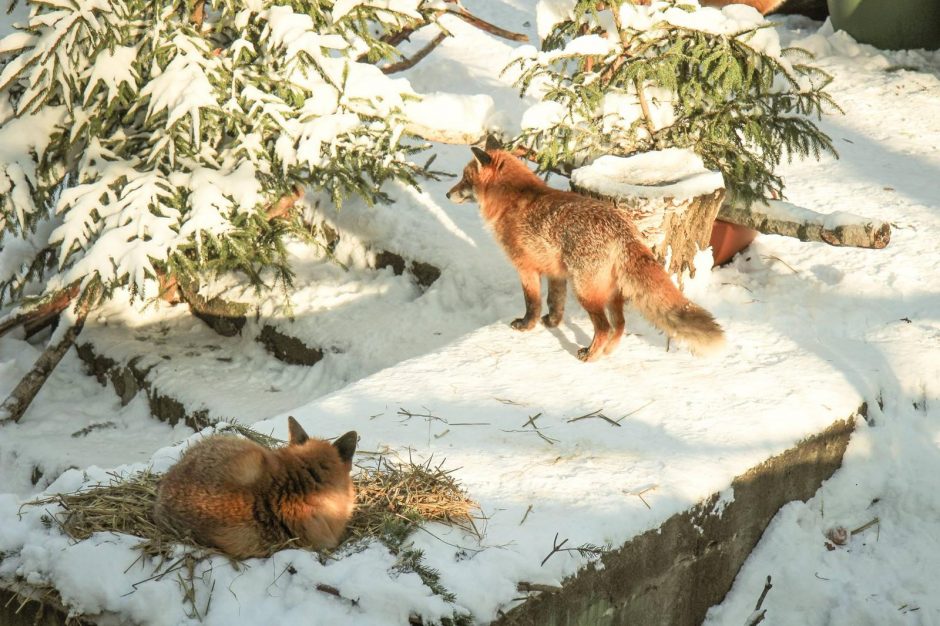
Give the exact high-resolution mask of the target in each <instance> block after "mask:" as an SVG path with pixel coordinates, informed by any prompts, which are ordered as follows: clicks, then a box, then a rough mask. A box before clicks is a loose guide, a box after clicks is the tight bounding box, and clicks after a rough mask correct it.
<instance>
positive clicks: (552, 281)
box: [542, 276, 568, 328]
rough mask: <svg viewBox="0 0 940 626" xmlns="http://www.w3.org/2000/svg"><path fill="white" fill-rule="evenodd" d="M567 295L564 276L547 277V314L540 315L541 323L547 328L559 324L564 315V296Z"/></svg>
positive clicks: (566, 284)
mask: <svg viewBox="0 0 940 626" xmlns="http://www.w3.org/2000/svg"><path fill="white" fill-rule="evenodd" d="M567 296H568V283H567V281H566V280H565V279H564V278H552V277H551V276H549V277H548V315H543V316H542V323H543V324H545V326H547V327H548V328H555V327H556V326H558V325H559V324H561V319H562V318H563V317H564V316H565V298H567Z"/></svg>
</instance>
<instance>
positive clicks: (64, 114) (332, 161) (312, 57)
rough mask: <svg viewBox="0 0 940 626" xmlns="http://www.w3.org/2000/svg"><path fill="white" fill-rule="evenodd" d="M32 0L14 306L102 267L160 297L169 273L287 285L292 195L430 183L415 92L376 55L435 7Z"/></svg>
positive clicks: (22, 57) (11, 176)
mask: <svg viewBox="0 0 940 626" xmlns="http://www.w3.org/2000/svg"><path fill="white" fill-rule="evenodd" d="M432 4H433V5H434V6H433V7H432V6H430V5H432ZM25 5H26V7H27V8H28V9H29V17H28V18H27V19H26V20H25V21H23V22H22V23H21V24H19V25H18V26H17V30H16V31H15V32H14V33H12V34H10V35H8V36H7V37H5V38H3V39H2V40H0V241H2V243H3V247H4V248H5V249H6V248H9V249H10V250H11V252H10V253H9V257H8V258H7V259H6V260H7V261H8V262H6V263H4V265H3V266H2V267H0V302H2V301H3V299H4V298H7V297H14V298H15V297H19V295H20V294H21V292H22V289H23V287H24V286H25V285H26V284H27V283H28V282H30V281H34V280H37V279H39V278H41V277H42V275H43V273H46V274H47V275H48V274H51V278H49V280H48V283H47V285H46V293H54V292H56V291H60V290H62V289H63V288H65V287H67V286H70V285H73V284H75V283H76V282H77V283H79V284H80V285H81V287H82V288H83V289H84V288H85V287H86V286H87V285H88V284H89V283H90V281H92V280H97V281H99V282H100V283H101V284H102V285H103V286H104V288H105V295H106V296H107V295H109V294H111V293H112V292H113V290H114V289H115V288H117V287H123V286H129V287H130V290H131V293H132V295H135V296H141V297H148V296H153V295H156V294H155V292H156V286H155V285H156V283H155V281H153V280H151V279H155V278H158V277H160V276H164V275H173V276H175V277H177V278H178V279H179V280H181V281H185V282H194V283H196V284H198V282H200V281H199V279H200V277H201V275H205V274H209V275H211V274H214V273H218V272H229V271H240V272H243V273H244V274H245V275H246V276H248V278H249V279H250V280H251V281H252V282H253V283H254V284H255V285H256V286H259V287H261V286H264V287H272V286H273V285H272V284H271V283H272V280H271V279H270V278H269V279H267V280H262V270H272V269H273V270H274V274H273V277H274V278H273V282H274V283H278V282H282V283H289V282H290V279H291V277H292V274H291V271H290V268H289V266H288V264H287V260H286V253H285V249H284V241H285V239H286V238H287V237H288V236H292V235H296V236H303V234H304V232H305V230H304V229H303V228H302V225H301V224H300V223H299V220H298V218H297V216H296V212H295V211H279V212H278V214H277V215H272V212H271V210H270V209H271V207H273V206H275V205H276V204H277V203H278V201H279V200H281V199H283V198H285V197H287V198H289V197H291V196H294V195H296V190H297V189H312V190H322V192H323V193H324V194H325V195H326V196H327V197H329V198H330V199H331V200H332V201H333V202H335V203H340V202H342V200H343V199H344V198H347V197H349V196H358V197H361V198H364V199H365V200H366V201H368V202H376V201H382V200H383V199H384V196H383V194H382V192H381V191H380V187H381V185H382V184H383V183H384V182H386V181H389V180H399V181H402V182H404V183H405V184H410V185H415V184H416V176H417V175H418V174H419V172H420V167H419V166H417V165H416V164H414V163H412V162H411V161H410V159H409V156H410V155H411V154H413V153H414V152H416V151H417V150H419V149H420V148H421V146H420V145H419V144H415V143H414V142H411V143H409V142H402V141H401V138H402V135H403V132H404V125H405V119H404V117H403V114H402V108H403V105H404V103H405V101H406V100H408V99H411V98H416V97H418V96H417V95H416V94H413V93H412V92H411V91H410V88H409V87H408V86H407V83H403V82H401V81H398V82H396V81H394V80H392V79H390V78H389V77H387V76H385V75H384V74H383V73H382V71H381V70H380V69H379V68H378V67H376V66H375V65H372V64H371V63H372V62H376V61H379V60H382V59H390V58H396V57H397V56H398V52H397V50H396V48H395V44H396V43H398V42H400V41H401V39H399V38H398V35H399V34H400V33H403V32H404V33H408V32H412V31H414V30H415V29H416V28H419V27H421V26H423V25H426V24H428V23H431V22H433V21H434V20H435V19H436V15H437V14H438V13H439V8H438V7H437V5H436V3H431V2H424V0H418V1H416V2H414V3H412V5H410V6H409V5H408V4H407V3H404V4H393V6H392V7H391V8H388V7H386V8H381V6H380V5H381V3H369V2H359V1H349V0H346V1H336V2H333V1H330V0H326V1H324V0H293V1H290V2H274V1H272V0H259V1H257V2H247V3H246V2H236V1H235V0H196V2H179V1H177V0H158V1H149V0H147V1H145V0H115V1H113V2H102V1H100V0H70V1H67V2H48V1H46V0H27V1H26V2H25ZM426 5H427V6H426ZM396 6H398V7H399V8H395V7H396ZM265 283H267V284H265Z"/></svg>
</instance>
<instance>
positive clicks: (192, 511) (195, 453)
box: [154, 417, 357, 558]
mask: <svg viewBox="0 0 940 626" xmlns="http://www.w3.org/2000/svg"><path fill="white" fill-rule="evenodd" d="M288 423H289V427H290V442H289V443H288V445H286V446H284V447H283V448H278V449H274V450H271V449H268V448H265V447H264V446H261V445H259V444H257V443H254V442H252V441H248V440H247V439H241V438H239V437H234V436H230V435H213V436H211V437H207V438H205V439H203V440H202V441H199V442H198V443H196V444H194V445H193V446H192V447H190V448H189V449H188V450H187V451H186V452H185V453H184V454H183V456H182V457H181V458H180V460H179V462H177V463H176V465H174V466H173V467H171V468H170V470H169V471H168V472H167V473H166V475H165V476H164V477H163V478H162V479H161V481H160V485H159V487H158V489H157V501H156V505H155V508H154V517H155V518H156V520H157V522H158V523H160V524H163V525H166V526H168V527H170V528H174V529H176V530H178V531H181V532H183V533H186V534H189V535H190V536H192V538H193V539H195V540H196V541H198V542H200V543H202V544H205V545H210V546H215V547H217V548H219V549H220V550H222V551H223V552H226V553H228V554H230V555H232V556H234V557H238V558H246V557H251V556H264V555H266V554H270V552H271V551H272V550H273V549H274V548H276V547H277V546H279V545H282V544H284V543H285V542H287V541H288V540H290V539H297V540H299V544H300V545H302V546H304V547H309V548H313V549H326V548H333V547H335V546H336V545H338V543H339V540H340V537H341V536H342V534H343V531H344V530H345V528H346V524H347V522H348V521H349V518H350V517H351V516H352V512H353V508H354V506H355V500H356V492H355V489H354V487H353V483H352V480H351V478H350V476H349V474H350V471H351V470H352V457H353V453H354V452H355V450H356V438H357V437H356V433H355V431H350V432H348V433H346V434H345V435H343V436H342V437H340V438H339V439H337V440H336V441H334V442H333V443H332V444H331V443H330V442H328V441H324V440H322V439H311V438H309V437H308V436H307V433H306V432H304V430H303V428H302V427H301V426H300V424H298V423H297V422H296V421H295V420H294V418H293V417H290V418H288Z"/></svg>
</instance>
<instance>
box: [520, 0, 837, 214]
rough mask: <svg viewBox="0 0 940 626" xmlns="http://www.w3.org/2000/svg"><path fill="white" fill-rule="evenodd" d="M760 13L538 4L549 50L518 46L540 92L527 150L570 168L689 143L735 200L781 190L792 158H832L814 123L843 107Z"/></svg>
mask: <svg viewBox="0 0 940 626" xmlns="http://www.w3.org/2000/svg"><path fill="white" fill-rule="evenodd" d="M770 26H771V25H770V23H769V22H767V21H766V20H764V18H763V16H762V15H761V14H760V13H759V12H757V11H756V10H755V9H753V8H751V7H748V6H743V5H731V6H727V7H725V8H723V9H722V10H718V9H714V8H710V7H705V8H702V7H699V6H698V3H697V2H695V1H694V0H693V1H685V0H683V1H682V2H678V1H675V0H671V1H657V2H652V3H650V5H649V6H634V5H633V4H632V3H630V2H628V1H625V0H615V1H613V2H607V3H597V2H594V1H593V0H577V1H572V2H558V1H555V0H543V1H542V2H540V3H539V7H538V27H539V34H540V35H541V36H542V37H543V44H542V50H541V51H539V50H536V49H535V48H534V47H531V46H523V47H521V48H519V50H518V54H517V57H516V59H515V60H514V61H513V63H512V64H511V66H518V67H519V69H520V70H521V75H520V78H519V80H518V86H519V88H520V90H521V91H522V92H523V93H533V94H535V95H537V96H540V97H541V99H542V102H540V103H539V104H536V105H535V106H533V107H531V108H530V109H529V110H528V111H527V112H526V114H525V115H524V117H523V119H522V133H521V135H520V136H519V137H518V138H517V139H516V143H517V144H518V145H522V146H525V147H526V148H528V149H529V150H531V151H532V152H533V153H534V155H535V158H536V160H537V161H538V163H539V164H540V166H542V167H543V168H546V169H547V168H558V169H561V170H563V171H570V170H571V169H573V168H575V167H578V166H580V165H583V164H585V163H590V162H591V161H593V160H594V159H595V158H597V157H599V156H601V155H605V154H612V155H616V156H629V155H632V154H635V153H638V152H646V151H650V150H663V149H666V148H688V149H691V150H694V151H695V152H696V153H697V154H699V155H700V156H701V157H702V159H703V161H704V163H705V166H706V167H707V168H708V169H711V170H717V171H720V172H721V173H722V175H723V176H724V179H725V186H726V187H727V189H728V192H729V195H730V197H731V200H732V201H733V202H740V203H743V204H745V205H750V204H752V203H753V202H755V201H757V200H761V199H769V198H771V197H774V196H779V195H781V194H782V191H783V181H782V180H781V178H780V177H779V175H778V174H776V173H775V169H776V167H777V166H778V165H779V163H780V162H781V160H782V158H783V157H784V156H787V157H789V156H791V155H798V156H806V155H816V156H819V154H820V153H822V152H830V153H833V154H834V149H833V146H832V142H831V140H830V138H829V137H828V136H826V134H825V133H823V132H822V131H820V130H819V129H818V128H817V127H816V126H815V124H813V122H812V121H811V120H810V119H809V117H811V116H817V117H818V116H820V115H821V114H822V113H823V111H824V110H826V109H831V110H838V107H837V106H836V105H835V103H834V102H833V101H832V99H831V97H830V96H829V95H828V94H827V93H826V92H825V90H824V89H825V86H826V85H827V84H828V82H829V77H828V76H827V75H826V74H825V73H823V72H822V71H820V70H818V69H817V68H814V67H812V66H810V65H807V64H805V63H804V60H805V59H806V58H807V57H808V56H809V55H808V53H806V52H805V51H802V50H796V49H782V48H781V45H780V40H779V37H778V35H777V33H776V32H775V31H774V30H773V29H772V28H770Z"/></svg>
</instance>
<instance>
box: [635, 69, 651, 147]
mask: <svg viewBox="0 0 940 626" xmlns="http://www.w3.org/2000/svg"><path fill="white" fill-rule="evenodd" d="M633 86H634V87H635V88H636V97H637V100H639V101H640V110H641V111H642V112H643V121H644V122H645V123H646V132H648V133H649V134H650V139H653V138H654V137H655V135H656V131H655V130H654V129H653V117H652V116H651V115H650V107H649V104H648V103H647V102H646V92H645V91H643V85H641V84H640V81H639V80H636V79H634V80H633Z"/></svg>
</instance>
